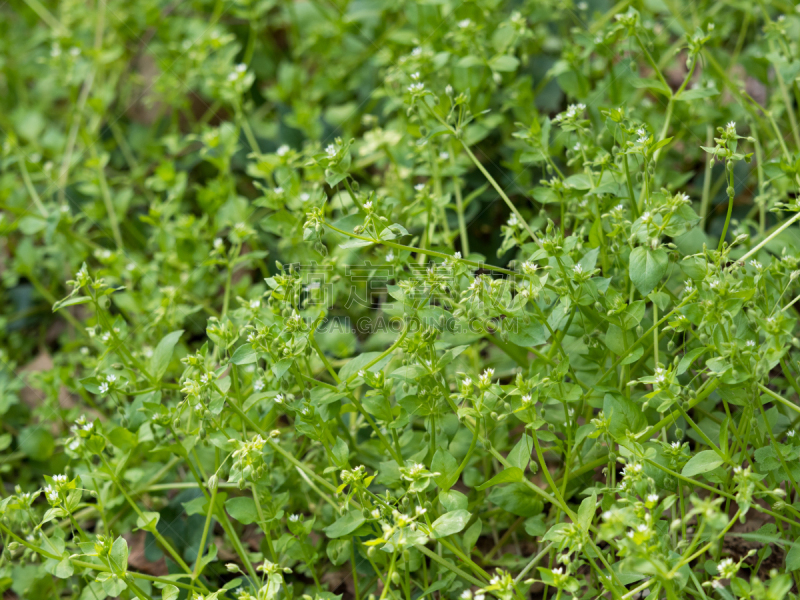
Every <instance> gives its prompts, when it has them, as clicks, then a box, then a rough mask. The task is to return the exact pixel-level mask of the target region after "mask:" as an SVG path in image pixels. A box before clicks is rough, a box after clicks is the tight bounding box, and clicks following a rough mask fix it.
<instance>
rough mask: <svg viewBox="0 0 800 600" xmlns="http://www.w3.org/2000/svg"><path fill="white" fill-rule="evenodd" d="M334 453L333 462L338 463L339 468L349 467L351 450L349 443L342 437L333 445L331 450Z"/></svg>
mask: <svg viewBox="0 0 800 600" xmlns="http://www.w3.org/2000/svg"><path fill="white" fill-rule="evenodd" d="M331 451H332V453H333V460H334V462H336V464H337V466H338V467H339V468H343V467H345V466H346V465H347V460H348V458H349V457H350V449H349V448H348V447H347V443H346V442H345V441H344V440H343V439H342V438H340V437H337V438H336V443H335V444H334V445H333V448H332V449H331Z"/></svg>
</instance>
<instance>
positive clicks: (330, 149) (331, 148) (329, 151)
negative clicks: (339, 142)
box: [325, 144, 336, 158]
mask: <svg viewBox="0 0 800 600" xmlns="http://www.w3.org/2000/svg"><path fill="white" fill-rule="evenodd" d="M325 152H326V153H327V155H328V158H333V157H334V156H336V146H334V145H333V144H328V147H327V148H325Z"/></svg>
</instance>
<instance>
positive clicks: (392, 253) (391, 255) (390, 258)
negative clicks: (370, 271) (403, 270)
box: [386, 250, 394, 262]
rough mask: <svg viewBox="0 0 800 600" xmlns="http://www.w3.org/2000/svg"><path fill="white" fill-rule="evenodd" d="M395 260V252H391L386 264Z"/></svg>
mask: <svg viewBox="0 0 800 600" xmlns="http://www.w3.org/2000/svg"><path fill="white" fill-rule="evenodd" d="M393 260H394V252H392V251H391V250H389V252H387V253H386V262H392V261H393Z"/></svg>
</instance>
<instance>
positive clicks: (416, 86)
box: [408, 83, 425, 94]
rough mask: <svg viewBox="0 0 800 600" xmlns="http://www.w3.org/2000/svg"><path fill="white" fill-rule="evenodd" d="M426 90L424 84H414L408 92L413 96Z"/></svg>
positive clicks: (409, 87)
mask: <svg viewBox="0 0 800 600" xmlns="http://www.w3.org/2000/svg"><path fill="white" fill-rule="evenodd" d="M424 89H425V84H424V83H412V84H411V85H410V86H408V91H409V92H411V93H412V94H415V93H419V92H421V91H422V90H424Z"/></svg>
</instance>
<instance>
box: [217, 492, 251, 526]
mask: <svg viewBox="0 0 800 600" xmlns="http://www.w3.org/2000/svg"><path fill="white" fill-rule="evenodd" d="M225 510H226V511H228V514H229V515H230V516H231V517H232V518H234V519H236V520H237V521H239V523H241V524H242V525H249V524H250V523H256V522H258V509H257V508H256V503H255V501H254V500H253V499H252V498H250V497H249V496H239V497H236V498H229V499H228V500H227V501H226V502H225Z"/></svg>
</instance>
